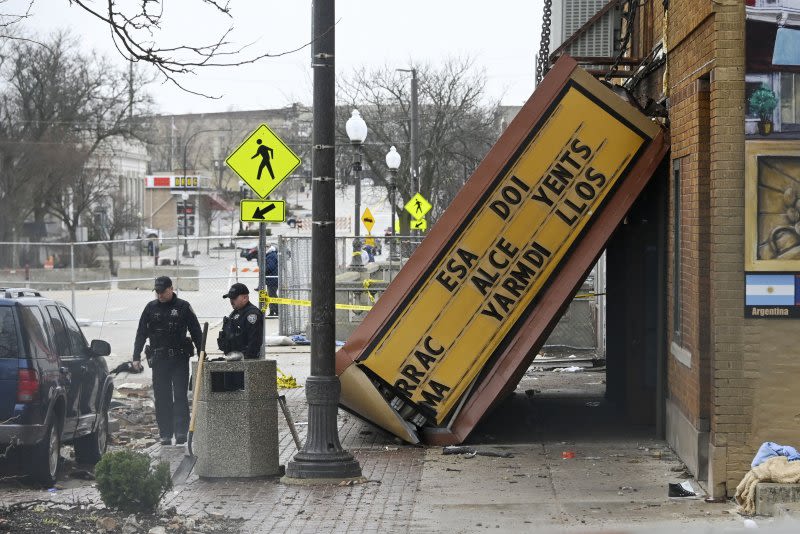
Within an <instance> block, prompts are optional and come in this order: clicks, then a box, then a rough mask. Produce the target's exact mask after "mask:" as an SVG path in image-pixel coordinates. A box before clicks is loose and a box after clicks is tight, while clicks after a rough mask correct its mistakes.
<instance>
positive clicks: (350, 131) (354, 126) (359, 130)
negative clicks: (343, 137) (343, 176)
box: [344, 109, 367, 271]
mask: <svg viewBox="0 0 800 534" xmlns="http://www.w3.org/2000/svg"><path fill="white" fill-rule="evenodd" d="M344 127H345V130H347V137H349V138H350V144H351V145H353V149H354V153H353V179H354V180H355V189H356V191H355V196H356V198H355V217H354V218H353V221H354V223H355V233H354V236H355V237H354V238H353V259H352V261H351V262H350V268H351V269H352V270H354V271H363V270H364V262H363V261H361V239H359V237H360V235H361V145H362V143H364V140H365V139H366V138H367V123H366V122H364V119H362V118H361V114H360V113H359V112H358V110H357V109H354V110H353V113H352V115H351V116H350V118H349V119H347V123H346V124H345V125H344Z"/></svg>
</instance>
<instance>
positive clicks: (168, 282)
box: [153, 276, 172, 293]
mask: <svg viewBox="0 0 800 534" xmlns="http://www.w3.org/2000/svg"><path fill="white" fill-rule="evenodd" d="M168 287H172V279H171V278H170V277H169V276H159V277H158V278H156V283H155V284H154V285H153V290H154V291H155V292H156V293H161V292H162V291H164V290H165V289H167V288H168Z"/></svg>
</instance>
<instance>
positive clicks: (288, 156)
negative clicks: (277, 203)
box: [225, 124, 300, 198]
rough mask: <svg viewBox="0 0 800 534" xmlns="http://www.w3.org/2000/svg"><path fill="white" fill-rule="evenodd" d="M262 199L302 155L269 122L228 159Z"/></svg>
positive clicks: (288, 173)
mask: <svg viewBox="0 0 800 534" xmlns="http://www.w3.org/2000/svg"><path fill="white" fill-rule="evenodd" d="M225 163H227V164H228V167H230V168H231V170H233V172H235V173H236V174H238V175H239V177H240V178H241V179H242V180H244V182H245V183H246V184H247V185H249V186H250V188H251V189H252V190H253V191H255V192H256V194H257V195H258V196H260V197H261V198H264V197H266V196H267V195H269V194H270V193H271V192H272V191H273V190H274V189H275V188H276V187H278V185H280V183H281V182H282V181H283V180H284V179H285V178H286V177H287V176H289V175H290V174H291V173H292V171H293V170H295V169H296V168H297V166H298V165H300V158H299V157H297V155H296V154H295V153H294V152H292V149H290V148H289V147H288V146H286V143H284V142H283V141H282V140H281V138H280V137H278V136H277V135H275V132H273V131H272V130H270V129H269V127H268V126H267V125H266V124H262V125H261V126H259V127H258V128H257V129H256V131H254V132H253V133H252V134H250V135H249V136H248V137H247V139H245V140H244V143H242V144H241V145H239V148H237V149H236V150H234V151H233V153H231V155H230V156H228V159H226V160H225Z"/></svg>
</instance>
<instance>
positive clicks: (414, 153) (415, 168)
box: [411, 68, 422, 193]
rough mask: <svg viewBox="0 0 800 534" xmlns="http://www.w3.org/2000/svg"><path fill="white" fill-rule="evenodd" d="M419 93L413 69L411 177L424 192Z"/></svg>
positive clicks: (418, 190)
mask: <svg viewBox="0 0 800 534" xmlns="http://www.w3.org/2000/svg"><path fill="white" fill-rule="evenodd" d="M418 96H419V95H418V93H417V69H414V68H412V69H411V178H412V179H413V180H414V183H415V185H416V186H417V193H421V192H422V184H421V183H420V176H419V107H418V103H419V101H418Z"/></svg>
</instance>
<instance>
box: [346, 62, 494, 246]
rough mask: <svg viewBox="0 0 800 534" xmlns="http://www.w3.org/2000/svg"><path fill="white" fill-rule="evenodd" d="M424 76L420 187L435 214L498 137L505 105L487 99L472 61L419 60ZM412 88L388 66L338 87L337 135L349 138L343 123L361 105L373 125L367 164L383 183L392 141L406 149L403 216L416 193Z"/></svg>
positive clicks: (400, 186) (400, 188)
mask: <svg viewBox="0 0 800 534" xmlns="http://www.w3.org/2000/svg"><path fill="white" fill-rule="evenodd" d="M417 77H418V80H419V95H418V105H419V117H420V124H419V136H420V139H419V141H418V143H419V144H418V146H419V149H420V155H419V159H420V173H419V174H420V186H421V187H420V189H421V191H420V192H421V193H422V195H423V196H425V197H426V198H427V199H429V200H430V201H431V204H432V205H433V213H432V215H433V217H434V218H436V217H437V216H438V215H439V214H440V213H441V212H442V211H443V210H444V208H445V207H446V206H447V205H448V204H449V203H450V202H451V201H452V199H453V198H454V197H455V195H456V193H457V192H458V190H459V189H460V188H461V186H462V185H463V183H464V181H465V178H466V176H468V175H469V174H470V173H471V171H472V170H473V169H474V168H475V167H476V166H477V164H478V163H479V162H480V160H481V159H482V158H483V156H484V154H486V152H487V151H488V149H489V148H490V147H491V145H492V143H494V141H495V140H496V139H497V137H498V135H499V131H498V127H497V121H496V110H497V106H498V104H497V103H495V102H487V101H486V95H485V91H484V89H485V83H486V81H485V76H484V74H483V73H481V72H476V71H475V70H474V69H473V65H472V61H471V60H469V59H450V60H448V61H447V62H445V64H444V65H442V66H441V67H438V68H434V67H431V66H418V67H417ZM410 92H411V89H410V83H409V80H408V76H407V75H406V74H404V73H401V72H397V71H396V70H395V69H393V68H389V67H384V68H382V69H379V70H376V71H366V70H363V69H362V70H357V71H355V72H354V73H353V74H352V75H350V76H346V77H341V78H340V81H339V91H338V93H339V103H340V105H339V107H338V114H339V117H338V119H337V125H338V128H339V130H340V131H339V133H338V135H339V137H340V139H342V141H343V144H346V143H347V135H346V132H345V130H344V125H345V123H346V121H347V117H348V116H349V115H350V110H351V109H353V108H357V109H359V111H360V112H361V115H362V116H363V117H364V120H365V121H366V122H367V126H368V128H369V135H368V137H367V141H366V143H365V145H364V146H363V149H364V163H365V168H369V169H371V172H372V178H373V180H374V182H375V183H376V184H377V185H383V186H386V185H387V181H386V176H387V174H388V171H387V169H386V164H385V161H384V157H385V155H386V152H388V150H389V147H390V146H392V145H394V146H396V147H397V149H398V151H400V152H401V153H402V155H403V160H402V164H401V167H400V170H399V172H398V174H397V182H396V183H397V194H398V208H399V209H398V214H400V215H401V216H402V212H403V210H402V205H403V204H405V202H407V201H408V200H409V199H410V198H411V197H412V196H413V195H414V194H415V193H416V192H417V191H416V184H414V183H412V181H411V179H410V173H409V163H410V162H409V159H410V158H409V146H410V141H411V124H410V117H411V95H410ZM345 168H346V167H345ZM465 171H468V172H465ZM405 224H407V220H406V223H405ZM403 231H404V232H405V231H407V227H405V228H404V229H403Z"/></svg>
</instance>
